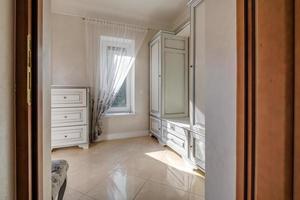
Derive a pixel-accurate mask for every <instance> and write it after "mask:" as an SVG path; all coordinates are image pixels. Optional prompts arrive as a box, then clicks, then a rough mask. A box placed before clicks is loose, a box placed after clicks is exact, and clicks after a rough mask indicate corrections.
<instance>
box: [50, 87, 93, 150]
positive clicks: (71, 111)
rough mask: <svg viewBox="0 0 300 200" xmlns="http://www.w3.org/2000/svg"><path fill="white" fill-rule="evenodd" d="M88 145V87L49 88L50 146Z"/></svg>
mask: <svg viewBox="0 0 300 200" xmlns="http://www.w3.org/2000/svg"><path fill="white" fill-rule="evenodd" d="M68 146H79V147H82V148H84V149H87V148H88V147H89V88H86V87H63V86H54V87H52V88H51V148H52V149H54V148H60V147H68Z"/></svg>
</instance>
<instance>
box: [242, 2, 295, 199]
mask: <svg viewBox="0 0 300 200" xmlns="http://www.w3.org/2000/svg"><path fill="white" fill-rule="evenodd" d="M237 5H238V6H237V11H238V12H237V19H238V21H237V30H238V32H237V34H238V79H237V80H238V88H237V91H238V99H237V102H238V107H237V199H241V200H242V199H243V200H245V199H257V200H269V199H272V200H277V199H278V200H281V199H289V200H290V199H291V200H292V199H293V198H294V199H295V198H296V195H295V194H296V193H295V192H296V190H294V191H293V185H294V182H295V183H296V181H295V180H297V179H296V178H297V175H296V173H295V174H294V173H293V172H294V165H297V164H296V162H294V161H296V157H295V156H294V154H293V152H294V147H295V148H297V145H295V146H294V144H296V141H298V140H299V138H298V139H297V138H294V135H295V136H296V132H295V130H296V129H294V125H296V126H297V122H296V121H295V120H297V117H294V116H295V115H294V114H295V113H297V112H295V111H296V110H297V108H296V106H297V103H296V104H294V102H295V97H297V96H296V95H295V94H296V93H295V91H294V88H297V86H296V87H295V82H294V80H297V79H298V77H297V76H295V73H294V72H295V69H296V65H295V60H294V55H295V51H294V50H295V49H294V47H295V46H294V39H295V37H294V36H295V32H294V28H295V23H294V22H295V21H294V13H295V12H294V1H293V0H274V1H257V0H250V1H237ZM296 71H297V70H296ZM296 83H297V81H296ZM296 101H297V100H296ZM295 105H296V106H295ZM298 123H299V122H298ZM294 141H295V142H294ZM295 152H296V151H295ZM298 157H299V156H298ZM295 175H296V176H295Z"/></svg>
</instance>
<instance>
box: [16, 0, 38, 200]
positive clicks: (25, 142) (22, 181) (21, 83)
mask: <svg viewBox="0 0 300 200" xmlns="http://www.w3.org/2000/svg"><path fill="white" fill-rule="evenodd" d="M37 6H38V1H37V0H16V6H15V8H16V12H15V83H16V85H15V86H16V99H15V105H16V109H15V116H16V122H15V125H16V199H18V200H31V199H38V198H37V195H38V194H39V193H38V187H39V184H40V183H39V182H38V173H39V171H38V166H39V165H38V161H39V159H38V155H39V154H38V152H39V150H38V139H39V136H38V131H37V128H38V122H37V111H38V109H37V95H36V94H37V77H38V76H37V75H38V74H37V73H38V71H37V58H38V55H39V54H38V51H40V50H39V49H38V48H37V47H38V39H37V36H38V29H37V27H38V26H37V14H38V12H37V11H38V7H37Z"/></svg>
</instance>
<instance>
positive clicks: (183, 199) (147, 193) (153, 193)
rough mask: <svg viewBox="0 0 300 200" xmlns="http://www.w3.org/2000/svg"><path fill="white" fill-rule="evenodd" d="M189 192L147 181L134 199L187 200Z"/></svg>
mask: <svg viewBox="0 0 300 200" xmlns="http://www.w3.org/2000/svg"><path fill="white" fill-rule="evenodd" d="M188 198H189V193H187V192H184V191H182V190H178V189H175V188H172V187H168V186H166V185H163V184H159V183H156V182H152V181H148V182H146V183H145V185H144V186H143V188H142V190H141V191H140V192H139V193H138V195H137V196H136V200H187V199H188Z"/></svg>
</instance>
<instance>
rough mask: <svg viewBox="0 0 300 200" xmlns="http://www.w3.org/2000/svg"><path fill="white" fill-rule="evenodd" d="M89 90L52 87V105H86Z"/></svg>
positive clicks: (57, 106)
mask: <svg viewBox="0 0 300 200" xmlns="http://www.w3.org/2000/svg"><path fill="white" fill-rule="evenodd" d="M86 101H87V90H86V89H85V88H82V89H58V88H53V89H51V107H54V108H55V107H56V108H60V107H85V106H86V105H87V104H86V103H87V102H86Z"/></svg>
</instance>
